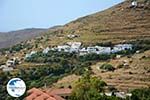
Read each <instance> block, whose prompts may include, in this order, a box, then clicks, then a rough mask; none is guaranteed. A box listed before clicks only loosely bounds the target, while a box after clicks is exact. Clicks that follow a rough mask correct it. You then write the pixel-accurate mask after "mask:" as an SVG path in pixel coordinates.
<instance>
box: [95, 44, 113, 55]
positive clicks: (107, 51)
mask: <svg viewBox="0 0 150 100" xmlns="http://www.w3.org/2000/svg"><path fill="white" fill-rule="evenodd" d="M95 47H96V48H97V49H98V51H97V54H110V53H111V48H110V47H101V46H95Z"/></svg>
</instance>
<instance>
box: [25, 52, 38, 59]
mask: <svg viewBox="0 0 150 100" xmlns="http://www.w3.org/2000/svg"><path fill="white" fill-rule="evenodd" d="M36 53H37V51H31V53H29V54H26V55H25V59H26V58H30V57H31V56H32V55H34V54H36Z"/></svg>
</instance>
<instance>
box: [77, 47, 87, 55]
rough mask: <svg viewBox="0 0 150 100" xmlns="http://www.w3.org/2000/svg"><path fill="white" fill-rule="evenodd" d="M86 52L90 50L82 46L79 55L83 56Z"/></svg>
mask: <svg viewBox="0 0 150 100" xmlns="http://www.w3.org/2000/svg"><path fill="white" fill-rule="evenodd" d="M86 54H88V51H87V49H86V48H82V49H80V50H79V55H80V56H83V55H86Z"/></svg>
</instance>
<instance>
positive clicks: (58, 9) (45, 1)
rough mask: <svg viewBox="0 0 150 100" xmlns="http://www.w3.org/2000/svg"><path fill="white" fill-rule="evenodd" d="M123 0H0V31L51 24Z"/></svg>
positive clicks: (47, 26) (46, 26)
mask: <svg viewBox="0 0 150 100" xmlns="http://www.w3.org/2000/svg"><path fill="white" fill-rule="evenodd" d="M122 1H123V0H0V32H8V31H12V30H19V29H24V28H50V27H52V26H55V25H64V24H66V23H68V22H70V21H72V20H75V19H77V18H79V17H82V16H86V15H89V14H92V13H95V12H98V11H102V10H104V9H107V8H109V7H111V6H113V5H115V4H117V3H119V2H122Z"/></svg>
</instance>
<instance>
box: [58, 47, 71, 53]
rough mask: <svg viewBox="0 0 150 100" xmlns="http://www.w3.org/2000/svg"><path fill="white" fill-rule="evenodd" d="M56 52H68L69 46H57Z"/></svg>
mask: <svg viewBox="0 0 150 100" xmlns="http://www.w3.org/2000/svg"><path fill="white" fill-rule="evenodd" d="M57 50H58V51H59V52H60V51H64V52H70V46H68V45H62V46H57Z"/></svg>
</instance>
